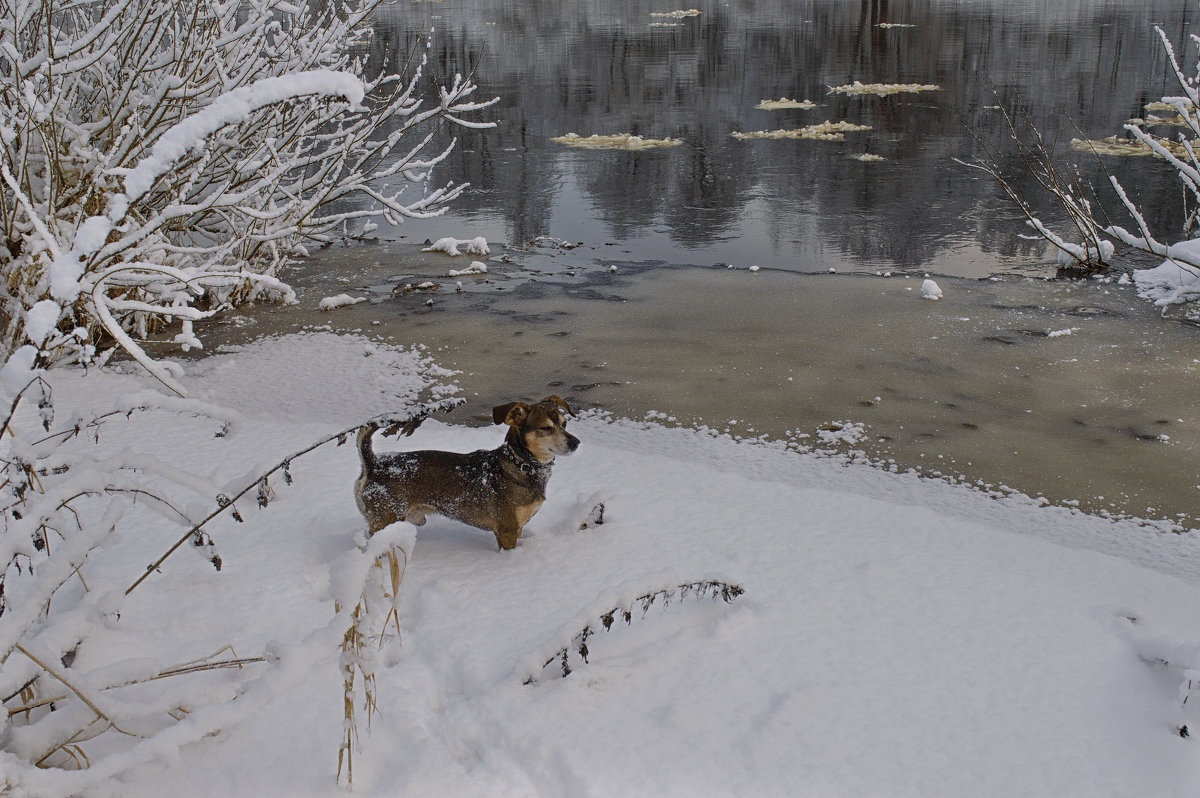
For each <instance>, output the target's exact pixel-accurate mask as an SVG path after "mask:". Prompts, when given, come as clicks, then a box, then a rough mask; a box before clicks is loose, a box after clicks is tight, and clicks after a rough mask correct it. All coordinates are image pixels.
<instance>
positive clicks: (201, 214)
mask: <svg viewBox="0 0 1200 798" xmlns="http://www.w3.org/2000/svg"><path fill="white" fill-rule="evenodd" d="M375 4H376V3H375V0H361V1H360V2H355V0H338V1H337V2H333V3H312V4H293V3H292V2H291V0H254V1H253V2H248V3H247V2H243V0H181V2H167V1H166V0H118V2H116V3H106V2H99V1H93V0H82V2H65V0H0V184H2V185H3V191H0V197H2V201H0V269H2V270H3V274H4V277H5V279H4V280H3V281H0V358H7V357H8V355H10V354H11V353H13V352H14V351H16V350H17V349H18V348H19V347H20V346H21V345H22V344H24V343H25V339H26V338H27V337H28V336H27V333H28V332H29V330H28V328H29V327H30V326H31V324H32V326H33V327H34V328H35V332H36V333H37V335H38V336H41V335H42V334H43V333H44V334H45V337H44V338H41V337H39V338H38V339H37V340H35V341H34V343H35V344H43V343H44V344H45V345H44V346H42V347H40V348H41V353H40V355H39V359H40V360H41V361H51V360H62V359H64V358H71V359H80V360H83V361H88V360H91V359H93V358H96V357H97V356H99V357H104V356H105V352H106V351H112V347H113V346H119V347H121V348H123V349H125V350H127V351H128V352H129V353H130V354H132V355H133V356H134V357H136V358H138V359H139V360H140V361H141V362H143V364H144V365H146V366H147V367H148V368H150V369H151V370H152V371H153V372H154V373H155V375H156V376H157V377H158V378H159V379H160V380H162V381H163V382H164V384H166V385H168V386H169V387H171V388H172V389H174V390H176V391H180V390H181V388H180V386H179V385H178V383H177V382H175V380H174V379H173V377H172V374H171V373H170V371H169V369H168V368H167V367H165V366H162V365H158V364H156V363H155V362H154V361H152V360H151V359H150V358H149V357H148V356H146V355H145V353H144V352H143V351H142V349H141V345H140V343H139V339H143V338H144V337H145V336H146V335H147V333H148V332H149V331H150V330H151V329H153V328H158V327H160V326H161V325H162V324H166V323H172V322H174V321H179V322H180V329H179V333H178V334H177V335H175V336H174V341H175V342H176V343H177V344H179V345H180V346H182V347H183V348H185V349H186V348H189V347H197V346H200V341H199V340H198V339H197V338H196V336H195V334H194V332H193V329H192V325H193V322H194V321H196V320H197V319H201V318H204V317H206V316H208V315H210V314H212V313H214V312H216V311H218V310H219V309H220V308H222V307H225V306H228V305H229V304H232V303H236V302H239V301H243V300H246V299H249V298H254V297H272V298H276V299H282V300H285V301H286V300H288V299H290V298H291V297H292V294H291V291H290V289H289V288H288V287H287V286H286V285H285V284H284V283H282V282H280V280H279V279H278V276H279V268H280V266H281V265H282V264H283V263H284V262H285V259H286V258H287V257H288V256H289V255H291V254H292V253H294V252H296V251H298V249H299V248H300V245H301V242H302V241H304V240H313V241H317V242H324V241H329V240H331V238H333V237H334V236H337V235H340V234H344V232H345V231H346V229H347V227H348V226H349V225H352V224H355V225H361V224H365V223H369V222H370V220H371V218H372V217H382V218H384V219H385V220H386V221H388V222H389V223H393V224H394V223H398V222H399V221H401V220H402V219H403V218H404V217H419V216H427V215H432V214H436V213H438V212H439V209H440V208H441V207H442V206H443V205H444V204H445V203H446V202H448V201H450V200H452V199H453V198H454V197H456V196H457V195H458V194H459V193H460V192H461V191H462V190H463V188H464V186H462V185H457V186H455V185H445V186H441V187H438V186H436V185H433V184H431V183H430V174H429V173H430V170H431V169H433V167H435V166H436V165H437V164H438V163H440V162H441V161H442V160H443V159H444V158H445V157H446V156H447V155H448V153H449V150H448V149H439V148H437V147H435V146H434V145H433V129H434V127H435V126H436V125H439V124H441V123H443V122H449V123H451V124H458V125H467V126H486V124H487V123H485V122H473V121H468V120H467V119H465V118H463V115H464V114H470V113H471V112H474V111H477V110H479V109H481V108H483V107H485V106H487V105H488V104H489V103H487V102H484V103H476V102H472V101H471V100H470V99H469V97H470V95H471V94H472V93H473V92H474V91H475V88H476V87H475V85H474V84H473V83H472V82H471V81H470V80H467V79H464V78H462V77H461V76H455V77H454V79H453V80H451V81H449V82H448V85H438V84H437V83H436V82H435V81H433V80H431V79H427V78H426V76H425V74H424V68H425V60H424V58H423V57H414V58H412V59H411V60H410V64H411V66H410V69H409V71H408V72H407V73H406V74H402V75H401V74H396V73H395V72H393V71H390V70H389V69H386V68H385V69H383V70H381V72H380V74H379V75H377V76H375V77H372V78H370V79H369V80H366V81H365V82H364V81H363V80H362V79H361V78H360V76H359V75H358V72H359V71H360V66H361V63H360V60H359V59H356V58H355V57H354V55H353V53H352V51H351V47H350V44H349V42H350V41H351V37H352V36H353V35H359V36H361V35H365V34H366V33H368V32H369V28H368V27H367V26H368V24H369V22H370V18H371V14H372V12H373V10H374V7H375ZM418 55H419V54H418ZM451 146H453V144H451ZM414 184H418V185H416V186H414ZM406 187H411V188H412V189H413V191H412V194H411V195H406V194H405V188H406ZM348 200H352V201H348ZM39 303H46V304H40V305H39ZM50 303H53V304H50ZM56 305H57V306H60V310H59V311H58V312H57V313H56V312H55V306H56ZM35 309H36V312H35ZM31 313H33V316H32V318H31V315H30V314H31ZM98 348H99V349H100V350H101V351H100V352H98V351H97V349H98Z"/></svg>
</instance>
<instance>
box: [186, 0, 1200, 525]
mask: <svg viewBox="0 0 1200 798" xmlns="http://www.w3.org/2000/svg"><path fill="white" fill-rule="evenodd" d="M692 8H694V9H696V10H698V11H699V12H700V13H699V14H698V15H693V16H687V17H662V16H653V15H654V14H664V13H668V12H671V11H673V10H687V9H692ZM1197 16H1198V12H1197V9H1196V7H1195V5H1194V3H1192V2H1191V0H1186V1H1185V0H1179V1H1178V2H1165V1H1163V0H1149V2H1146V1H1145V0H1139V1H1136V2H1135V1H1134V0H1124V1H1113V2H1100V1H1098V2H1083V1H1081V0H1050V1H1049V2H1037V3H1034V2H1020V1H1017V2H980V1H978V0H976V1H972V2H965V1H964V2H948V1H946V0H924V1H923V2H919V1H918V0H908V1H907V2H897V1H896V0H875V2H845V1H844V0H839V2H782V1H780V0H773V1H768V2H728V3H726V2H711V3H708V2H706V3H700V4H691V3H689V4H687V5H686V6H679V7H676V6H672V5H670V4H667V3H664V2H657V1H656V2H651V0H629V2H621V3H615V2H583V3H571V4H561V3H554V4H546V3H539V2H533V0H499V2H489V3H483V2H464V1H463V0H442V2H433V3H425V2H422V3H409V2H400V3H396V4H393V5H390V6H386V7H384V11H383V16H382V18H381V21H380V24H379V25H378V26H377V27H376V30H375V34H374V36H373V37H372V39H371V40H370V44H369V47H368V49H367V51H366V54H367V55H368V57H369V59H370V60H371V61H372V62H373V63H374V64H375V65H376V66H378V64H380V63H383V59H384V57H385V55H386V54H388V53H392V52H405V51H406V48H407V47H409V46H411V45H412V44H413V43H415V42H418V41H419V40H420V36H421V33H422V32H428V31H429V30H430V29H433V30H434V34H433V37H432V39H431V42H432V47H431V50H430V53H431V63H432V64H434V65H435V66H436V68H437V69H438V70H439V71H442V72H445V73H449V72H453V71H457V70H466V69H472V68H476V67H477V71H476V79H477V81H478V82H479V83H480V85H481V94H482V95H483V96H485V97H490V96H499V97H500V98H501V100H500V102H499V104H498V105H497V106H495V107H494V108H493V109H491V110H490V111H489V112H488V113H489V114H490V118H492V119H495V120H496V121H497V123H498V126H497V127H496V128H495V129H494V130H491V131H485V132H482V133H477V132H473V131H468V132H466V133H464V134H463V135H462V136H461V140H460V142H459V146H458V148H457V149H456V150H455V152H454V154H453V155H452V157H451V159H450V160H449V161H448V162H447V163H446V164H444V165H443V166H442V167H440V168H439V170H438V171H437V173H436V174H435V178H436V179H437V180H438V181H446V180H453V181H455V182H463V181H467V182H470V183H471V184H472V187H471V189H470V191H469V192H468V193H467V194H466V195H465V196H464V197H463V198H462V199H461V200H460V201H458V202H457V203H456V204H455V205H454V206H453V207H452V208H451V209H450V210H449V212H448V213H447V214H446V215H445V216H443V217H441V218H438V219H434V220H424V221H419V222H418V221H409V222H406V223H405V224H404V225H402V226H400V227H397V228H390V229H387V230H376V231H374V232H372V233H371V235H372V236H373V237H375V238H373V240H370V241H365V242H364V241H359V242H357V243H350V244H347V245H344V246H343V245H337V246H334V247H330V248H327V249H325V250H322V251H320V252H314V253H313V255H312V256H311V257H309V258H308V259H306V260H305V261H303V262H302V263H300V264H298V265H297V266H296V267H295V269H294V270H293V271H292V272H291V273H289V274H287V275H285V277H287V278H288V279H289V281H290V282H292V283H293V284H294V285H295V287H296V288H297V291H298V295H299V298H300V303H301V304H300V306H299V307H298V308H297V307H287V308H282V307H270V306H259V307H250V308H246V309H244V310H242V311H239V312H238V313H236V314H232V315H228V316H224V317H222V318H221V320H220V321H218V322H215V323H214V324H213V325H211V327H210V329H209V331H208V337H207V338H206V341H208V346H209V348H210V349H212V348H215V347H217V346H219V345H221V344H222V343H238V342H241V341H245V340H249V339H252V338H254V337H256V336H260V335H267V334H275V333H279V332H285V331H292V330H298V329H305V328H314V327H321V328H328V329H334V330H339V331H357V332H360V333H362V334H364V335H368V336H373V337H378V338H380V339H383V340H390V341H392V342H395V343H398V344H402V345H413V344H423V345H426V346H428V347H429V348H430V350H431V352H432V354H433V355H434V357H435V358H436V359H437V361H438V362H439V363H441V364H442V365H444V366H447V367H450V368H454V369H457V370H458V371H459V372H460V374H459V375H458V376H457V377H456V379H457V381H458V383H459V385H460V386H461V388H462V389H463V392H464V394H465V395H466V396H467V397H468V399H469V402H468V405H467V406H465V407H464V408H463V409H462V410H460V411H458V415H457V418H458V419H459V420H463V421H471V422H474V421H480V420H482V419H485V418H488V416H487V410H488V408H490V407H491V406H492V405H494V404H499V403H501V402H504V401H509V400H511V399H514V398H522V397H524V398H533V399H537V398H540V397H541V396H543V395H545V394H548V393H557V394H560V395H562V396H564V397H566V398H567V399H568V400H569V401H571V402H572V404H575V405H578V406H580V407H594V408H600V409H604V410H608V411H611V412H613V413H615V414H617V415H621V416H627V417H632V418H638V419H642V418H650V419H652V420H655V421H656V422H657V423H670V424H686V425H695V426H700V425H703V426H707V427H708V428H710V429H713V430H716V431H718V432H729V433H730V434H734V435H739V436H745V437H759V436H765V437H767V438H770V439H775V440H780V441H786V442H787V444H788V445H789V446H791V447H793V448H796V449H798V450H805V451H816V452H821V451H825V452H836V453H837V456H845V453H846V452H848V451H860V452H862V453H863V454H862V455H858V456H859V457H866V458H869V459H871V460H872V461H873V462H875V463H877V464H879V466H880V467H883V468H892V469H900V470H904V469H909V468H914V469H918V470H920V471H922V472H923V473H926V474H928V475H930V476H944V477H948V478H953V479H956V480H959V481H963V482H969V483H972V484H977V485H979V486H981V487H982V488H984V489H999V486H1006V487H1008V488H1011V489H1015V490H1018V491H1021V492H1023V493H1027V494H1029V495H1033V496H1037V495H1044V496H1045V497H1046V498H1047V500H1049V501H1053V502H1055V503H1071V504H1075V503H1078V506H1080V507H1081V508H1082V509H1084V510H1087V511H1090V512H1098V513H1112V514H1114V515H1121V516H1136V517H1141V518H1147V519H1166V520H1167V522H1168V523H1169V524H1170V525H1174V527H1175V528H1178V529H1193V528H1197V527H1200V473H1198V469H1197V468H1196V463H1197V462H1200V402H1198V400H1197V396H1198V393H1197V390H1196V385H1197V378H1198V377H1200V328H1198V327H1197V326H1195V325H1194V323H1189V322H1188V321H1187V320H1186V319H1180V318H1163V317H1162V316H1161V315H1160V314H1159V313H1158V311H1157V310H1156V309H1155V308H1153V307H1152V306H1151V305H1150V304H1149V303H1146V302H1144V301H1142V300H1140V299H1138V298H1137V297H1136V295H1135V293H1134V291H1133V289H1132V287H1130V286H1128V285H1127V284H1122V283H1120V282H1118V278H1119V277H1120V274H1114V275H1112V276H1111V277H1107V278H1103V279H1092V280H1086V281H1078V280H1066V279H1052V278H1054V276H1055V270H1054V266H1053V260H1054V257H1053V254H1052V253H1049V252H1047V251H1046V248H1045V246H1044V245H1042V244H1041V243H1039V242H1033V241H1029V240H1025V239H1022V238H1020V237H1019V234H1021V233H1023V232H1025V230H1024V229H1023V226H1022V224H1021V218H1020V215H1019V214H1018V213H1017V212H1016V211H1015V210H1014V208H1013V207H1012V206H1011V204H1010V203H1009V202H1008V201H1007V200H1006V199H1004V198H1003V197H1002V196H1001V195H1000V193H999V191H998V190H997V187H996V186H995V185H994V183H993V182H992V181H991V180H990V179H989V178H988V177H987V176H986V175H983V174H982V173H980V172H978V171H976V170H972V169H970V168H968V167H966V166H964V165H962V164H961V163H959V161H970V160H971V159H974V158H979V157H988V156H987V152H988V151H989V150H990V151H991V152H993V153H995V154H996V157H997V158H998V159H999V160H1000V161H1001V162H1004V163H1011V162H1013V161H1015V156H1014V154H1013V148H1012V146H1011V144H1010V143H1008V141H1007V138H1006V132H1005V131H1006V127H1005V123H1004V119H1003V116H1002V114H1001V113H1000V111H999V108H1006V109H1008V110H1009V111H1010V113H1012V114H1014V115H1015V114H1017V113H1018V112H1019V104H1020V103H1023V104H1024V106H1026V107H1027V108H1028V109H1029V113H1030V116H1031V118H1033V119H1034V121H1036V123H1037V124H1038V125H1039V126H1040V127H1042V128H1043V130H1045V131H1047V135H1048V136H1050V137H1051V140H1056V141H1058V144H1057V145H1056V146H1057V148H1058V150H1059V151H1060V153H1061V154H1062V156H1063V157H1065V158H1070V159H1073V160H1074V162H1075V163H1077V164H1078V165H1079V168H1080V169H1081V170H1082V171H1083V173H1084V174H1085V175H1090V176H1092V177H1094V178H1095V179H1098V180H1099V179H1103V178H1104V173H1105V171H1111V172H1112V173H1114V174H1116V175H1117V176H1118V177H1119V178H1120V179H1121V180H1122V181H1123V182H1125V183H1126V185H1129V186H1136V187H1137V188H1136V194H1137V196H1138V201H1139V202H1141V203H1142V205H1143V207H1144V208H1145V209H1146V211H1147V214H1148V216H1149V218H1150V219H1151V220H1152V224H1153V225H1154V226H1155V231H1156V233H1158V234H1160V235H1162V236H1164V237H1166V238H1170V236H1171V234H1172V231H1178V230H1179V228H1180V227H1181V224H1182V219H1183V213H1182V210H1181V207H1180V203H1179V192H1178V188H1177V184H1176V183H1174V182H1172V181H1171V176H1170V174H1169V173H1168V172H1167V171H1166V170H1165V169H1164V168H1163V167H1162V165H1161V164H1158V163H1156V162H1154V161H1152V160H1150V159H1144V158H1138V159H1130V158H1126V159H1117V158H1109V159H1106V160H1105V162H1104V164H1103V166H1100V165H1099V164H1098V163H1097V162H1096V159H1095V158H1091V157H1085V156H1080V155H1074V154H1071V153H1069V152H1067V151H1066V148H1065V141H1066V140H1067V139H1069V138H1071V137H1073V136H1078V135H1080V134H1082V135H1085V136H1087V137H1089V138H1101V137H1104V136H1109V135H1113V134H1115V133H1118V132H1119V131H1120V129H1121V127H1120V126H1121V124H1122V123H1123V122H1124V121H1125V120H1126V119H1129V118H1131V117H1134V116H1139V115H1141V114H1142V113H1143V111H1142V110H1141V109H1142V106H1143V105H1144V103H1146V102H1147V101H1150V100H1154V99H1157V98H1159V97H1161V96H1162V95H1163V94H1165V93H1169V92H1170V90H1171V89H1170V83H1169V81H1168V75H1167V72H1166V62H1165V59H1164V55H1163V51H1162V47H1161V45H1159V44H1158V43H1157V39H1156V36H1155V34H1154V31H1153V26H1154V25H1156V24H1157V25H1161V26H1163V27H1164V28H1165V30H1166V31H1167V33H1168V35H1169V36H1172V37H1173V38H1174V39H1175V40H1177V41H1178V40H1179V39H1180V38H1181V36H1182V32H1183V31H1185V30H1190V27H1189V26H1190V23H1192V22H1193V21H1194V20H1195V19H1196V18H1197ZM886 25H894V27H888V26H886ZM855 80H859V81H862V82H864V83H916V84H926V85H936V86H937V87H938V89H937V90H936V91H932V90H931V91H928V92H923V93H920V94H898V95H891V96H884V97H877V96H862V97H853V96H846V95H841V94H830V93H829V88H830V87H833V86H839V85H844V84H848V83H851V82H852V81H855ZM780 97H787V98H790V99H797V100H803V99H808V100H811V101H813V102H814V103H815V104H816V107H815V108H812V109H808V110H801V109H791V110H782V111H764V110H759V109H757V108H756V107H755V106H756V105H757V104H758V103H759V102H760V101H762V100H767V99H778V98H780ZM825 120H832V121H839V120H846V121H851V122H855V123H858V124H863V125H869V126H870V130H868V131H861V132H857V133H850V134H847V136H846V140H845V141H841V142H832V141H807V140H799V141H798V140H784V141H775V140H739V139H737V138H734V137H733V136H732V135H731V134H732V133H734V132H750V131H755V130H768V129H776V128H792V127H799V126H803V125H809V124H813V123H817V122H822V121H825ZM569 132H574V133H578V134H580V135H583V136H587V135H590V134H618V133H633V134H638V135H642V136H645V137H653V138H661V137H673V138H678V139H682V141H683V143H682V144H681V145H679V146H675V147H671V148H665V149H659V150H646V151H639V152H628V151H611V150H579V149H572V148H569V147H566V146H563V145H561V144H556V143H554V142H553V141H551V139H552V138H553V137H555V136H560V135H562V134H565V133H569ZM1054 137H1058V138H1057V139H1055V138H1054ZM863 153H871V154H873V155H878V156H880V157H882V158H884V160H882V161H876V162H863V161H860V160H856V159H855V158H854V157H853V156H858V155H861V154H863ZM955 159H958V160H955ZM1026 183H1028V181H1026ZM1025 187H1026V188H1028V189H1030V191H1031V192H1032V185H1031V184H1029V185H1026V186H1025ZM417 190H419V189H417ZM1030 196H1031V202H1033V203H1034V204H1035V206H1036V207H1038V209H1039V213H1043V214H1044V215H1045V216H1046V218H1047V219H1050V220H1054V219H1056V218H1057V217H1056V211H1055V208H1054V205H1053V203H1051V202H1049V201H1047V200H1046V199H1045V198H1038V197H1036V196H1035V195H1033V194H1032V193H1031V195H1030ZM444 236H451V237H455V238H458V239H463V240H466V239H471V238H475V237H477V236H483V237H485V238H486V239H487V241H488V243H489V246H490V248H491V253H490V255H489V256H488V257H487V258H478V257H472V256H466V255H463V256H459V257H457V258H451V257H449V256H447V255H445V254H442V253H425V252H422V251H421V249H422V244H423V243H427V242H428V241H430V240H436V239H438V238H441V237H444ZM472 260H481V261H484V262H485V263H486V265H487V273H486V274H482V275H470V276H451V275H450V271H451V270H462V269H465V268H466V267H467V265H468V264H469V263H470V262H471V261H472ZM1122 263H1128V262H1126V261H1122ZM831 272H832V273H831ZM927 276H932V277H933V278H934V279H935V280H937V282H938V284H939V285H940V287H941V289H942V291H943V293H944V297H943V298H942V299H941V300H939V301H936V302H935V301H929V300H925V299H923V298H922V296H921V283H922V281H923V280H924V279H925V278H926V277H927ZM426 284H428V285H426ZM419 286H425V287H419ZM342 293H346V294H348V295H350V296H352V297H355V298H362V299H365V300H366V301H364V302H362V303H360V304H356V305H352V306H347V307H341V308H338V309H336V310H333V311H331V312H327V313H322V312H320V311H318V310H317V303H318V302H319V301H320V300H321V299H322V298H324V297H328V296H332V295H336V294H342Z"/></svg>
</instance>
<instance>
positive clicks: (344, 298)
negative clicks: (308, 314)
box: [317, 294, 367, 310]
mask: <svg viewBox="0 0 1200 798" xmlns="http://www.w3.org/2000/svg"><path fill="white" fill-rule="evenodd" d="M366 301H367V298H366V297H365V296H360V297H352V296H350V295H349V294H338V295H336V296H327V297H325V298H324V299H322V300H321V301H320V302H318V303H317V308H318V309H320V310H335V309H337V308H344V307H346V306H347V305H357V304H358V303H359V302H366Z"/></svg>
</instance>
